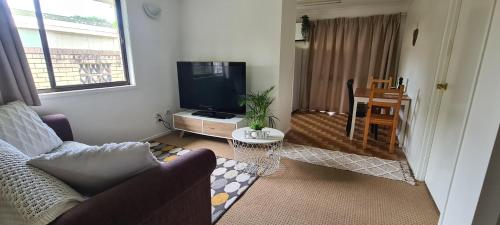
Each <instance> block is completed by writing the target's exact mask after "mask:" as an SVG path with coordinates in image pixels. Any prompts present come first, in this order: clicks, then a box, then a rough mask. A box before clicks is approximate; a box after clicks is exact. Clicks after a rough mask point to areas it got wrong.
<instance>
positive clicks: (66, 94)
mask: <svg viewBox="0 0 500 225" xmlns="http://www.w3.org/2000/svg"><path fill="white" fill-rule="evenodd" d="M136 88H137V86H136V85H135V84H129V85H124V86H115V87H102V88H92V89H82V90H73V91H61V92H49V93H40V94H38V95H39V96H40V99H41V100H46V99H54V98H62V97H71V96H79V95H95V94H100V93H109V92H119V91H128V90H134V89H136Z"/></svg>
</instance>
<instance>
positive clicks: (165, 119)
mask: <svg viewBox="0 0 500 225" xmlns="http://www.w3.org/2000/svg"><path fill="white" fill-rule="evenodd" d="M170 114H171V112H170V110H167V111H166V112H165V114H164V115H161V114H159V113H158V114H156V120H157V121H158V122H159V123H161V124H162V125H163V126H164V127H165V128H166V129H167V130H169V131H172V130H174V129H173V127H172V124H170V122H169V121H168V117H169V115H170Z"/></svg>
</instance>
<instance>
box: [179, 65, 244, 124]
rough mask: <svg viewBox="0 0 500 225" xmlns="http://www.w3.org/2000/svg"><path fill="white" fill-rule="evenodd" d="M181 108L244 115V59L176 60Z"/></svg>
mask: <svg viewBox="0 0 500 225" xmlns="http://www.w3.org/2000/svg"><path fill="white" fill-rule="evenodd" d="M177 73H178V78H179V79H178V81H179V96H180V104H181V108H185V109H196V110H206V111H213V112H225V113H234V114H245V110H246V108H245V106H240V104H239V102H240V100H241V99H242V98H243V97H244V96H245V95H246V63H245V62H177Z"/></svg>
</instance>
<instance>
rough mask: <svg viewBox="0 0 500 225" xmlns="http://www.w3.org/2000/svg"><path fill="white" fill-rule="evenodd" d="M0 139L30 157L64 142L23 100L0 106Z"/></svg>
mask: <svg viewBox="0 0 500 225" xmlns="http://www.w3.org/2000/svg"><path fill="white" fill-rule="evenodd" d="M0 139H2V140H4V141H6V142H7V143H9V144H11V145H13V146H14V147H16V148H17V149H19V151H21V152H22V153H24V154H26V155H27V156H29V157H33V156H37V155H40V154H43V153H46V152H49V151H51V150H52V149H54V148H57V147H58V146H59V145H61V144H62V143H63V142H62V140H61V139H60V138H59V137H58V136H57V134H56V133H55V132H54V130H52V128H50V127H49V126H47V125H46V124H45V123H43V122H42V119H40V117H39V116H38V114H36V112H35V111H33V110H32V109H31V108H30V107H28V106H26V104H24V103H23V102H21V101H16V102H11V103H9V104H7V105H3V106H0Z"/></svg>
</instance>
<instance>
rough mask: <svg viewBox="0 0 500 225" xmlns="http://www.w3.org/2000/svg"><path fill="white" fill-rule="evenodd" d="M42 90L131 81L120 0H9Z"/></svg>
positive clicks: (62, 89)
mask: <svg viewBox="0 0 500 225" xmlns="http://www.w3.org/2000/svg"><path fill="white" fill-rule="evenodd" d="M7 4H8V5H9V7H10V10H11V12H12V16H13V18H14V22H15V23H16V26H17V30H18V32H19V36H20V37H21V42H22V43H23V46H24V50H25V53H26V57H27V58H28V64H29V66H30V69H31V73H32V74H33V79H34V80H35V84H36V87H37V89H38V90H39V92H54V91H67V90H78V89H88V88H99V87H110V86H120V85H128V84H130V81H129V76H128V68H127V57H126V51H125V41H124V34H123V24H122V16H121V9H120V1H119V0H64V1H61V0H7Z"/></svg>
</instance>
